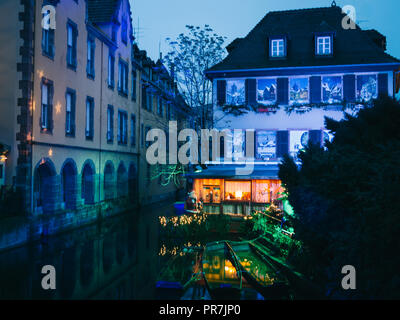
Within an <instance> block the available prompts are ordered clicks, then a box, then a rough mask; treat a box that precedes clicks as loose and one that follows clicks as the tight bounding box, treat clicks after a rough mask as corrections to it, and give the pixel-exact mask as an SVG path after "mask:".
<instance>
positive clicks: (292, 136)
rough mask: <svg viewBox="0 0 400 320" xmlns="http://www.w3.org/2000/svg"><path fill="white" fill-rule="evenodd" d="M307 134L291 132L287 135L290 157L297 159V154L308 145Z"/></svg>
mask: <svg viewBox="0 0 400 320" xmlns="http://www.w3.org/2000/svg"><path fill="white" fill-rule="evenodd" d="M308 138H309V134H308V131H307V130H292V131H290V133H289V140H290V143H289V152H290V155H291V156H292V157H297V153H298V152H299V151H300V150H303V149H304V148H305V147H306V146H307V143H308Z"/></svg>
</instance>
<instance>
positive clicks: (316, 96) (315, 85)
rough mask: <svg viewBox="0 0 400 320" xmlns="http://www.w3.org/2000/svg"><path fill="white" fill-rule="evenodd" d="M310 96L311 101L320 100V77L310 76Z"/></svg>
mask: <svg viewBox="0 0 400 320" xmlns="http://www.w3.org/2000/svg"><path fill="white" fill-rule="evenodd" d="M310 98H311V103H320V102H321V77H311V78H310Z"/></svg>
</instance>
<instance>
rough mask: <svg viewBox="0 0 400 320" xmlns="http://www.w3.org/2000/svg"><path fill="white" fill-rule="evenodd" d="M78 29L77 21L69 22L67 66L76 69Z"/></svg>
mask: <svg viewBox="0 0 400 320" xmlns="http://www.w3.org/2000/svg"><path fill="white" fill-rule="evenodd" d="M77 36H78V29H77V26H76V24H75V23H73V22H71V21H69V22H68V23H67V67H69V68H71V69H74V70H75V69H76V66H77V60H76V39H77Z"/></svg>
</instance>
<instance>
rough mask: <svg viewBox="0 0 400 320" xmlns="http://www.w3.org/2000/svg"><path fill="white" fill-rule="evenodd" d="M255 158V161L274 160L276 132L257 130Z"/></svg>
mask: <svg viewBox="0 0 400 320" xmlns="http://www.w3.org/2000/svg"><path fill="white" fill-rule="evenodd" d="M256 157H257V159H270V158H276V131H267V130H257V132H256Z"/></svg>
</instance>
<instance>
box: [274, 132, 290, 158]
mask: <svg viewBox="0 0 400 320" xmlns="http://www.w3.org/2000/svg"><path fill="white" fill-rule="evenodd" d="M288 153H289V131H288V130H282V131H278V132H277V135H276V157H277V158H282V157H283V156H284V155H285V154H288Z"/></svg>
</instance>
